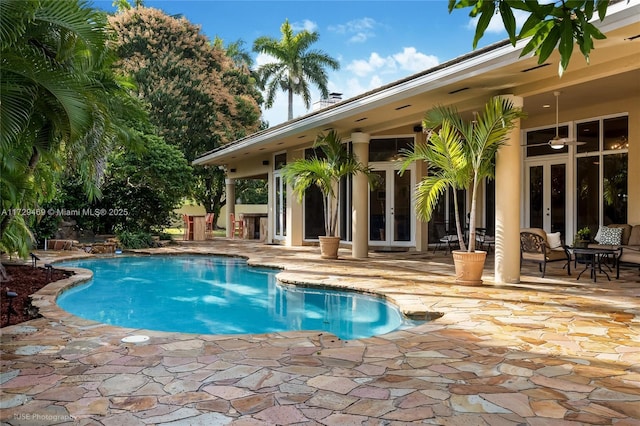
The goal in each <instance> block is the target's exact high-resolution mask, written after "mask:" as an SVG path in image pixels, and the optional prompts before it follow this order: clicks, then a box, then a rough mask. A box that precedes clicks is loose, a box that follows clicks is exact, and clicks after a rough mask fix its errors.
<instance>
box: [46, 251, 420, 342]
mask: <svg viewBox="0 0 640 426" xmlns="http://www.w3.org/2000/svg"><path fill="white" fill-rule="evenodd" d="M60 265H61V266H70V267H80V268H86V269H90V270H92V271H93V272H94V278H93V280H92V281H90V282H88V283H87V284H85V285H81V286H79V287H76V288H73V289H70V290H68V291H66V292H64V293H63V294H62V295H61V296H60V297H59V298H58V300H57V303H58V305H59V306H60V307H61V308H62V309H64V310H66V311H68V312H70V313H72V314H74V315H77V316H79V317H82V318H86V319H91V320H95V321H99V322H102V323H106V324H112V325H118V326H122V327H130V328H145V329H151V330H159V331H179V332H185V333H206V334H245V333H251V334H254V333H255V334H259V333H270V332H281V331H295V330H318V331H327V332H331V333H334V334H335V335H337V336H338V337H340V338H342V339H356V338H364V337H370V336H375V335H380V334H385V333H388V332H391V331H393V330H396V329H399V328H406V327H412V326H415V325H417V324H420V323H421V322H419V321H410V320H408V319H406V318H405V317H403V315H402V314H401V313H400V311H399V310H398V309H397V307H396V306H394V305H392V304H390V303H387V302H386V301H384V300H383V299H380V298H377V297H373V296H369V295H365V294H360V293H353V292H340V291H331V290H317V289H309V288H298V287H291V286H281V285H279V284H278V283H277V280H276V279H275V275H276V274H277V273H278V270H274V269H267V268H255V267H250V266H248V265H247V264H246V262H245V261H244V260H242V259H238V258H231V257H223V256H116V257H110V258H100V259H85V260H76V261H71V262H64V263H62V264H60Z"/></svg>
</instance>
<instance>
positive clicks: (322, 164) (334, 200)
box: [282, 130, 377, 237]
mask: <svg viewBox="0 0 640 426" xmlns="http://www.w3.org/2000/svg"><path fill="white" fill-rule="evenodd" d="M313 147H314V148H318V149H320V151H321V152H322V154H323V155H322V156H318V155H314V156H313V157H311V158H308V159H306V158H301V159H299V160H296V161H294V162H292V163H289V164H287V165H286V166H285V167H284V168H283V169H282V176H283V178H284V180H285V181H286V182H287V183H288V184H289V185H291V187H292V189H293V192H294V193H295V194H297V195H298V197H299V200H300V201H302V199H303V197H304V194H305V192H306V190H307V189H308V188H309V187H311V186H312V185H315V186H317V187H318V189H320V192H322V196H323V198H322V201H323V207H324V230H325V235H326V236H327V237H337V236H338V212H339V211H340V197H339V194H338V193H337V190H338V187H339V183H340V181H341V180H342V179H343V178H346V177H347V176H353V175H356V174H358V173H364V174H365V175H366V176H367V177H368V178H369V182H370V184H371V186H372V187H373V186H375V183H376V181H375V178H376V177H377V175H375V174H372V173H371V172H370V170H369V168H368V167H366V166H365V165H364V164H362V163H360V162H359V161H358V160H357V158H356V157H355V155H354V154H353V153H352V152H349V151H347V149H346V147H345V145H344V144H343V143H342V140H341V139H340V136H339V135H338V133H337V132H336V131H335V130H332V131H330V132H329V133H327V134H326V135H325V134H319V135H318V136H317V137H316V141H315V143H314V145H313Z"/></svg>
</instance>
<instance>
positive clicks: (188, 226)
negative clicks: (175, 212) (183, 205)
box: [182, 214, 193, 241]
mask: <svg viewBox="0 0 640 426" xmlns="http://www.w3.org/2000/svg"><path fill="white" fill-rule="evenodd" d="M182 222H183V226H184V234H183V235H182V239H183V240H185V241H186V240H190V239H192V238H193V216H189V215H188V214H183V215H182Z"/></svg>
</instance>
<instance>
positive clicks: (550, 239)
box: [547, 232, 562, 249]
mask: <svg viewBox="0 0 640 426" xmlns="http://www.w3.org/2000/svg"><path fill="white" fill-rule="evenodd" d="M547 243H549V248H552V249H554V248H558V247H562V240H561V239H560V233H559V232H552V233H550V234H547Z"/></svg>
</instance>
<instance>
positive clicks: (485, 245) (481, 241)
mask: <svg viewBox="0 0 640 426" xmlns="http://www.w3.org/2000/svg"><path fill="white" fill-rule="evenodd" d="M495 244H496V239H495V237H494V236H493V235H488V234H487V229H486V228H476V245H477V246H478V248H479V249H480V250H485V251H486V252H487V253H491V247H492V246H494V245H495Z"/></svg>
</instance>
